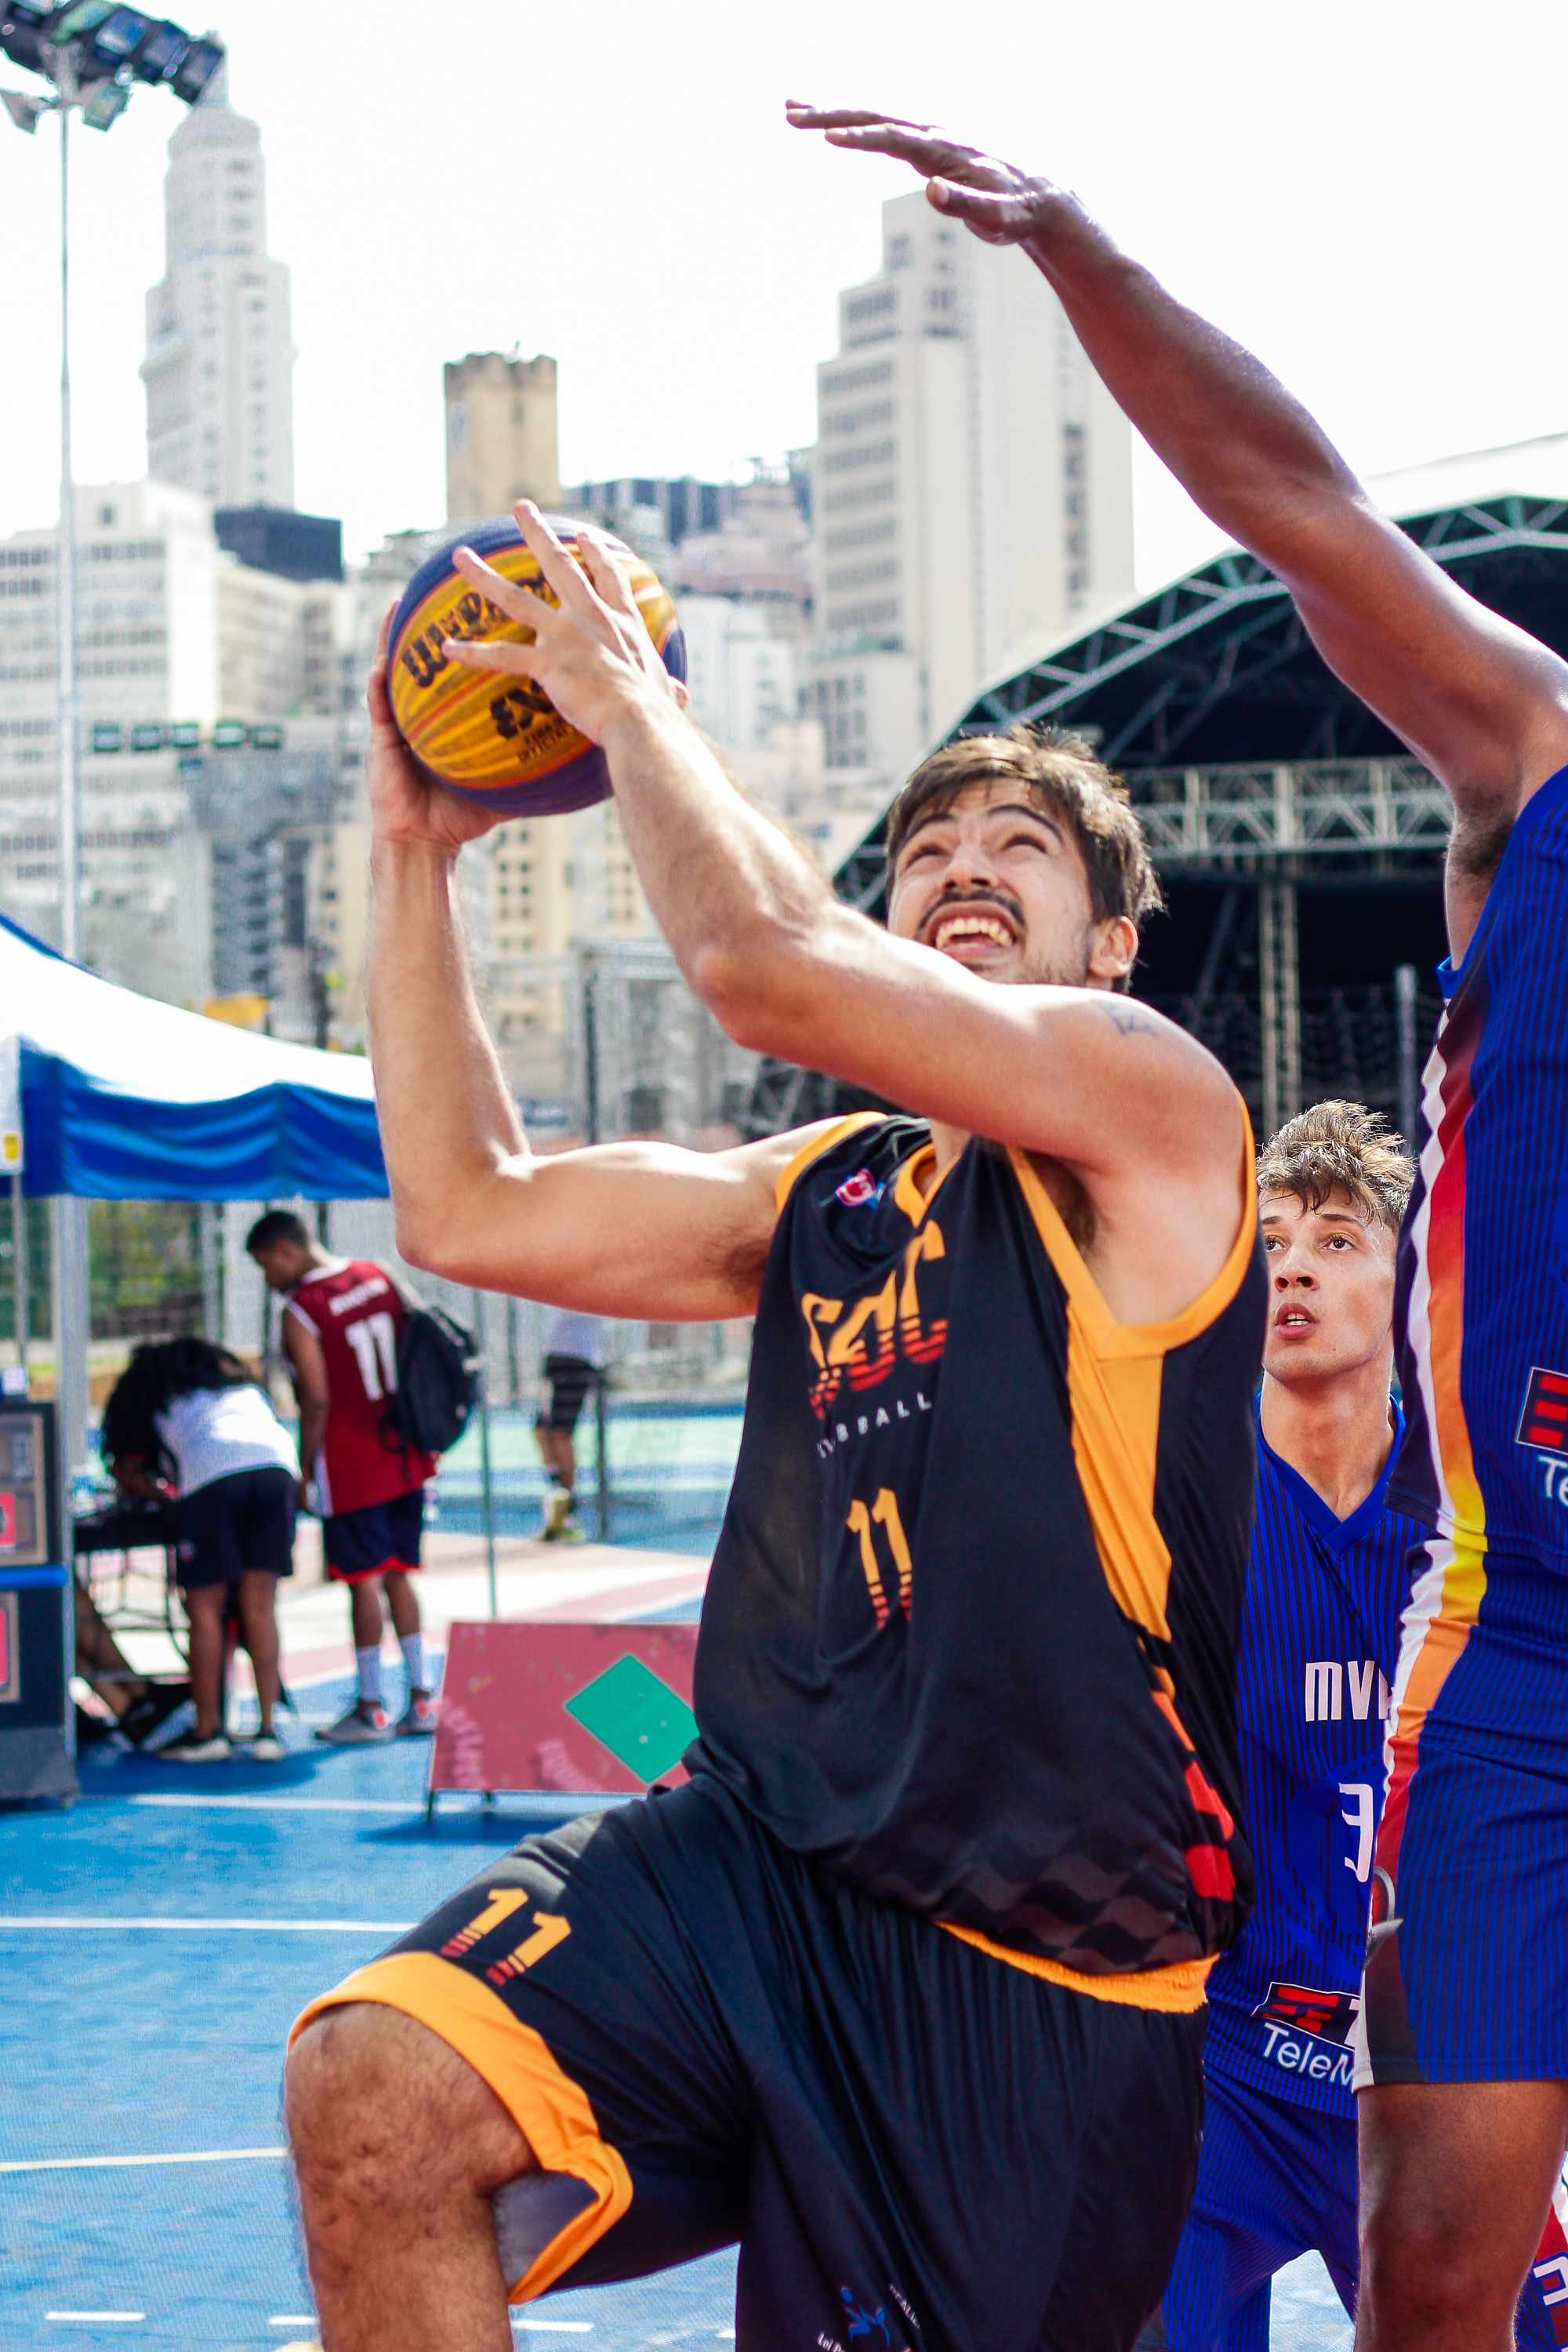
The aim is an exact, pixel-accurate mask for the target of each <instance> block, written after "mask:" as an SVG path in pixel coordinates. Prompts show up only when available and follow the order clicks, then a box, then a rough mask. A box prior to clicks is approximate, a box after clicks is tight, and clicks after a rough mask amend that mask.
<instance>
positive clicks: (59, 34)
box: [49, 0, 114, 48]
mask: <svg viewBox="0 0 1568 2352" xmlns="http://www.w3.org/2000/svg"><path fill="white" fill-rule="evenodd" d="M113 14H114V0H76V5H75V6H74V7H70V8H61V9H60V10H59V11H58V14H57V15H56V16H55V17H54V19H53V21H52V22H51V24H50V26H49V38H50V40H51V41H53V42H54V44H55V46H56V47H57V48H63V47H65V46H66V44H67V43H68V42H69V41H77V40H79V39H80V38H81V37H82V35H83V34H84V33H93V32H96V31H97V29H98V27H99V26H100V25H101V24H102V23H103V21H104V19H105V17H107V16H113Z"/></svg>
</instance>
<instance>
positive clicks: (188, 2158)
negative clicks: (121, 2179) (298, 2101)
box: [0, 2147, 289, 2172]
mask: <svg viewBox="0 0 1568 2352" xmlns="http://www.w3.org/2000/svg"><path fill="white" fill-rule="evenodd" d="M288 2153H289V2151H288V2149H287V2148H286V2147H203V2148H179V2149H171V2151H170V2152H169V2153H168V2155H166V2156H35V2157H26V2158H22V2159H20V2160H19V2161H17V2162H14V2163H6V2164H0V2172H109V2171H122V2170H125V2169H128V2168H133V2167H135V2166H139V2165H145V2164H254V2163H257V2162H258V2161H259V2160H260V2159H261V2158H264V2157H279V2156H287V2155H288Z"/></svg>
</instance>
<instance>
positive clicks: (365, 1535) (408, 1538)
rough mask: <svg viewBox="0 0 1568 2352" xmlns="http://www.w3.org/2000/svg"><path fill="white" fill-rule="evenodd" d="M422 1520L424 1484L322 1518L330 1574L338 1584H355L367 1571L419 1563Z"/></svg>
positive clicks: (381, 1573) (373, 1573) (377, 1573)
mask: <svg viewBox="0 0 1568 2352" xmlns="http://www.w3.org/2000/svg"><path fill="white" fill-rule="evenodd" d="M424 1525H425V1489H424V1487H423V1486H416V1487H415V1488H414V1489H413V1490H412V1492H411V1493H409V1494H406V1495H395V1496H393V1498H392V1500H391V1502H390V1503H367V1504H366V1505H365V1506H364V1508H363V1510H359V1511H334V1512H333V1513H332V1515H331V1517H330V1518H327V1519H323V1520H322V1522H321V1549H322V1550H323V1551H324V1552H325V1553H326V1556H327V1574H328V1577H329V1578H330V1579H331V1581H332V1582H333V1583H336V1584H357V1583H359V1581H360V1580H361V1579H362V1578H363V1577H366V1576H384V1575H385V1573H386V1571H387V1570H388V1569H389V1568H392V1569H409V1568H417V1567H418V1565H419V1538H420V1534H421V1531H422V1530H423V1528H424Z"/></svg>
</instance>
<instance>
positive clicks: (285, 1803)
mask: <svg viewBox="0 0 1568 2352" xmlns="http://www.w3.org/2000/svg"><path fill="white" fill-rule="evenodd" d="M424 1793H425V1792H424V1790H419V1791H418V1792H417V1793H416V1795H414V1796H412V1797H408V1798H405V1800H404V1801H403V1803H402V1804H392V1803H389V1802H388V1801H386V1800H385V1799H384V1798H381V1797H193V1796H187V1795H186V1794H185V1792H184V1790H178V1791H177V1792H176V1791H173V1790H171V1791H168V1792H163V1791H157V1792H154V1793H152V1794H148V1795H144V1796H141V1797H128V1798H127V1799H126V1803H127V1804H131V1805H186V1806H189V1805H195V1806H197V1807H198V1808H199V1807H203V1806H207V1805H221V1806H226V1807H227V1808H228V1809H229V1810H231V1811H235V1812H240V1811H245V1812H259V1811H264V1810H265V1811H271V1812H282V1813H416V1812H417V1811H418V1810H419V1804H420V1800H421V1798H422V1797H423V1796H424Z"/></svg>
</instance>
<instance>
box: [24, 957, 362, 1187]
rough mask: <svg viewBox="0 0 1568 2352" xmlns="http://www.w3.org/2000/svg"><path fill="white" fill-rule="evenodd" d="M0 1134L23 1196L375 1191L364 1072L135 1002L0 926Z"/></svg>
mask: <svg viewBox="0 0 1568 2352" xmlns="http://www.w3.org/2000/svg"><path fill="white" fill-rule="evenodd" d="M7 1097H11V1100H8V1099H7ZM0 1130H3V1131H8V1132H19V1134H20V1137H21V1147H20V1149H21V1157H22V1181H23V1189H24V1191H25V1192H28V1193H30V1194H33V1195H34V1196H37V1195H39V1194H59V1195H64V1196H67V1197H71V1198H75V1199H78V1200H89V1201H240V1200H249V1201H258V1200H261V1201H265V1200H280V1199H284V1200H286V1199H291V1198H293V1197H295V1196H296V1195H301V1196H303V1197H304V1198H305V1199H307V1200H335V1201H348V1200H370V1199H379V1198H382V1197H384V1195H385V1192H386V1168H385V1163H384V1160H383V1159H382V1156H381V1137H380V1133H379V1131H378V1129H377V1127H376V1118H375V1097H374V1087H373V1086H372V1082H371V1071H370V1064H369V1063H368V1062H367V1061H365V1060H363V1059H362V1058H361V1056H359V1055H354V1054H324V1053H321V1052H318V1051H317V1049H316V1048H315V1047H314V1046H310V1045H286V1044H284V1043H283V1042H282V1041H281V1040H280V1039H279V1038H275V1037H262V1036H258V1035H256V1034H253V1033H251V1032H249V1031H247V1030H243V1029H234V1028H230V1027H229V1026H228V1025H227V1024H225V1023H223V1022H219V1021H209V1020H207V1019H205V1017H204V1016H203V1015H202V1014H201V1013H185V1012H182V1011H181V1010H180V1008H179V1007H178V1006H176V1005H173V1004H161V1003H157V1002H155V1001H154V1000H153V999H152V998H150V997H145V996H137V995H135V994H134V993H133V992H132V991H131V990H130V989H128V988H117V987H116V986H115V985H114V984H113V982H110V981H107V980H101V979H100V977H99V976H98V974H97V973H96V972H90V971H84V970H83V969H82V968H81V967H80V965H79V964H73V963H68V962H67V961H66V960H65V959H64V957H63V956H59V955H57V954H56V952H55V950H53V949H52V948H50V947H47V946H46V945H45V944H44V942H43V941H42V940H37V939H35V938H34V937H33V936H32V934H31V932H29V931H25V930H23V929H21V928H20V926H19V925H18V924H16V923H12V922H8V921H6V919H5V918H4V917H3V916H0Z"/></svg>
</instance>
